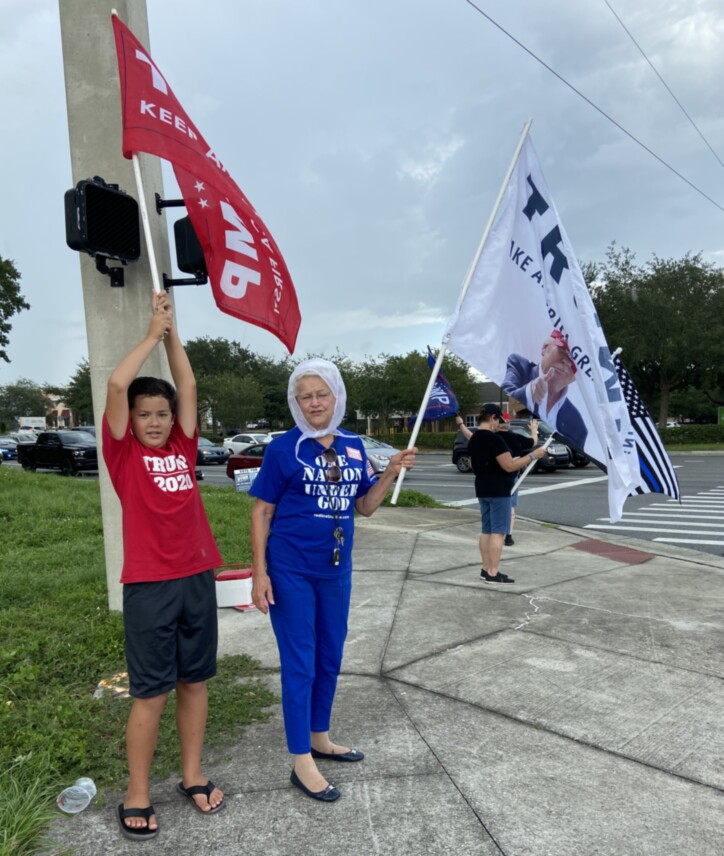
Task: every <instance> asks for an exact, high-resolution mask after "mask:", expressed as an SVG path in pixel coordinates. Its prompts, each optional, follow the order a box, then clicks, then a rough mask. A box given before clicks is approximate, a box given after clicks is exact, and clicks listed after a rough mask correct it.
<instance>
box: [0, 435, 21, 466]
mask: <svg viewBox="0 0 724 856" xmlns="http://www.w3.org/2000/svg"><path fill="white" fill-rule="evenodd" d="M17 456H18V441H17V440H15V439H14V438H13V437H8V436H3V437H0V458H4V459H5V460H6V461H12V460H15V459H16V458H17Z"/></svg>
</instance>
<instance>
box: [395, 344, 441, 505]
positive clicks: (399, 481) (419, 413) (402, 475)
mask: <svg viewBox="0 0 724 856" xmlns="http://www.w3.org/2000/svg"><path fill="white" fill-rule="evenodd" d="M446 351H447V348H446V346H445V345H444V344H443V345H441V346H440V350H439V351H438V354H437V359H436V360H435V365H434V366H433V369H432V372H431V373H430V380H429V381H428V382H427V389H426V390H425V394H424V395H423V397H422V404H421V405H420V409H419V410H418V411H417V417H416V419H415V425H414V426H413V429H412V433H411V434H410V441H409V442H408V444H407V448H408V449H411V448H412V447H413V446H414V445H415V441H416V440H417V435H418V434H419V433H420V425H422V417H423V416H424V415H425V410H426V409H427V402H428V401H429V400H430V395H431V394H432V388H433V386H435V381H436V380H437V376H438V374H439V372H440V366H441V365H442V359H443V357H444V356H445V352H446ZM406 472H407V467H402V469H401V470H400V474H399V476H397V481H396V482H395V489H394V490H393V491H392V499H390V502H391V503H392V505H397V498H398V497H399V495H400V491H401V490H402V482H403V481H404V480H405V473H406Z"/></svg>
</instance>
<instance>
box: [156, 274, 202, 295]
mask: <svg viewBox="0 0 724 856" xmlns="http://www.w3.org/2000/svg"><path fill="white" fill-rule="evenodd" d="M208 281H209V277H208V276H207V275H206V274H205V273H197V274H196V276H193V277H186V278H184V279H171V278H170V277H169V276H168V275H167V274H163V287H164V288H165V289H166V291H168V289H169V288H171V286H173V285H206V283H207V282H208Z"/></svg>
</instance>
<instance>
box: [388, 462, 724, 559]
mask: <svg viewBox="0 0 724 856" xmlns="http://www.w3.org/2000/svg"><path fill="white" fill-rule="evenodd" d="M671 460H672V463H673V464H674V467H675V468H676V474H677V477H678V479H679V485H680V488H681V496H682V503H681V504H679V503H678V502H675V501H674V500H672V499H670V498H669V497H666V496H660V495H653V494H646V495H643V496H632V497H629V498H628V499H627V500H626V505H625V507H624V515H623V518H622V519H621V520H620V521H619V522H618V523H617V524H615V525H614V524H612V523H611V522H610V520H609V518H608V485H607V479H606V476H605V475H604V474H603V473H602V472H601V471H600V470H598V469H597V468H596V467H594V466H593V465H589V466H587V467H584V468H582V469H573V468H568V469H565V470H557V471H556V472H554V473H539V474H538V473H537V474H535V475H530V476H528V478H527V479H526V480H525V482H524V483H523V486H522V488H521V495H520V505H519V507H518V513H519V514H521V515H522V516H523V517H530V518H532V519H534V520H542V521H544V522H548V523H559V524H565V525H569V526H576V527H578V528H582V529H584V528H585V529H592V530H597V531H605V532H616V533H617V534H621V535H624V536H625V535H630V536H631V537H632V538H639V539H643V540H649V541H661V542H665V543H667V544H679V545H681V546H683V547H691V548H692V549H694V550H702V551H704V552H707V553H713V554H714V555H716V556H722V555H724V453H714V454H712V453H708V454H707V453H704V452H686V453H674V454H672V455H671ZM404 487H406V488H410V489H411V490H419V491H422V492H423V493H427V494H429V495H430V496H433V497H434V498H435V499H437V500H439V501H440V502H445V503H448V504H450V505H463V506H471V507H473V508H474V507H475V506H476V505H477V500H476V499H475V498H474V488H473V476H472V475H470V474H462V473H459V472H458V471H457V469H456V468H455V467H454V466H453V465H452V463H451V461H450V455H447V454H421V455H419V456H418V464H417V465H416V466H415V469H414V470H413V471H412V472H411V473H410V474H409V475H408V477H407V478H406V479H405V484H404Z"/></svg>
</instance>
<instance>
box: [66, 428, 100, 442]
mask: <svg viewBox="0 0 724 856" xmlns="http://www.w3.org/2000/svg"><path fill="white" fill-rule="evenodd" d="M70 430H71V431H85V433H86V434H92V435H93V436H94V437H95V436H96V426H95V425H78V426H76V427H75V428H71V429H70ZM96 439H97V438H96Z"/></svg>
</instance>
